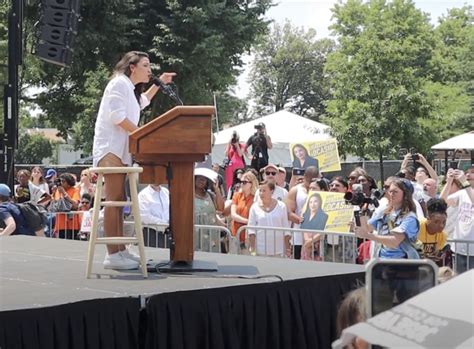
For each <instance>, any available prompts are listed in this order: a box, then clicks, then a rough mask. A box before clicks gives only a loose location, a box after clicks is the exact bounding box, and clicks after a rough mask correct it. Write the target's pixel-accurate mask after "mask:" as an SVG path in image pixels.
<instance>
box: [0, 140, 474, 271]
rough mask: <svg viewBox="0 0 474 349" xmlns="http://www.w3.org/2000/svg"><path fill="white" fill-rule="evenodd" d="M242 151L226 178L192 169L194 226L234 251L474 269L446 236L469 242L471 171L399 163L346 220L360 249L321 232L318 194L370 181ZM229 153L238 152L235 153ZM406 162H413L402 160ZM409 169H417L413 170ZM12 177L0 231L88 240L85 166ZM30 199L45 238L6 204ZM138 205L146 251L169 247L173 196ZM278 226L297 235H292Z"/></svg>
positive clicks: (218, 170) (90, 192)
mask: <svg viewBox="0 0 474 349" xmlns="http://www.w3.org/2000/svg"><path fill="white" fill-rule="evenodd" d="M237 140H238V138H237ZM232 143H234V142H233V140H232V141H231V142H230V144H232ZM238 147H239V149H241V153H236V154H239V155H238V157H239V159H240V160H242V161H241V162H239V165H238V166H236V167H234V169H233V172H232V175H229V173H228V168H227V167H224V168H222V166H215V167H214V170H212V169H207V168H196V169H195V193H194V195H195V196H194V207H195V212H194V214H195V224H197V225H205V226H209V225H211V226H221V227H226V228H229V230H230V231H231V234H232V236H233V238H232V239H234V240H236V241H234V244H235V245H237V249H238V250H237V252H238V253H248V254H251V255H266V256H280V257H287V258H294V259H307V260H321V259H322V258H321V255H323V254H324V255H325V258H324V260H326V261H335V262H341V261H353V260H354V258H355V257H357V260H358V261H359V262H360V263H363V262H366V261H367V260H368V259H370V258H372V257H380V258H415V259H416V258H424V257H427V258H430V259H432V260H433V261H435V262H436V263H437V264H438V265H440V266H441V265H448V266H453V267H455V269H456V270H457V271H458V272H459V271H463V270H466V269H467V268H468V266H469V268H473V267H474V246H473V245H474V244H466V243H456V244H455V245H453V244H448V242H447V241H448V238H449V239H457V240H474V224H473V216H474V166H471V167H469V168H468V169H467V170H466V172H465V173H464V172H463V171H461V170H458V169H449V170H448V171H447V173H446V175H445V177H444V178H443V179H442V180H441V178H438V176H437V175H436V172H435V171H434V170H433V168H432V167H431V166H430V164H429V163H428V162H427V161H426V159H425V158H424V157H423V156H422V155H421V154H418V159H419V160H418V161H417V162H415V161H404V162H403V163H402V167H401V169H400V171H399V172H398V173H397V174H396V175H395V176H390V177H388V178H387V179H386V180H385V181H384V183H383V186H382V187H381V188H380V190H381V191H382V194H381V197H379V200H378V205H377V207H375V205H372V204H367V202H370V200H369V201H368V200H363V201H362V203H361V204H360V205H359V207H358V208H357V210H356V211H357V212H360V214H361V216H360V224H359V225H358V224H356V222H355V220H354V221H352V222H348V224H347V230H348V231H350V232H353V233H354V237H356V238H357V240H356V245H357V247H358V249H357V250H354V249H353V247H354V244H353V243H351V242H350V241H347V243H346V244H341V243H340V240H341V239H348V238H347V237H344V238H342V237H337V236H330V235H329V236H325V234H324V229H325V225H326V222H327V219H328V215H327V214H326V213H325V212H324V211H323V210H322V200H321V196H320V194H319V192H324V191H330V192H338V193H344V194H346V193H351V195H349V196H346V197H348V198H350V197H354V195H362V196H363V197H364V198H367V199H368V198H371V197H373V194H374V191H376V190H377V189H378V188H377V185H376V182H375V180H374V179H373V178H372V176H370V175H369V174H368V173H367V172H366V171H365V170H364V169H362V168H360V167H358V168H355V169H354V170H353V171H351V172H350V173H349V175H348V176H347V177H346V178H344V177H342V176H335V177H333V178H331V179H327V178H326V177H324V176H322V174H321V173H320V172H319V169H318V168H317V167H316V166H308V167H307V168H306V169H304V171H303V173H302V174H301V175H295V174H294V173H296V172H295V171H291V175H290V176H287V169H286V168H284V167H282V166H277V165H274V164H272V163H268V164H267V165H266V166H264V167H263V168H261V169H260V171H258V170H257V169H258V167H257V168H253V167H252V166H246V165H245V161H244V160H243V159H242V156H241V155H240V154H245V153H246V149H245V148H246V145H243V146H240V145H238ZM226 153H227V154H229V156H231V157H232V156H234V155H233V154H231V153H232V152H231V151H229V152H226ZM409 156H412V155H409ZM252 158H253V156H252ZM406 159H408V160H410V159H409V158H408V156H407V157H406ZM415 163H417V164H419V167H418V168H413V166H412V164H415ZM228 166H232V165H231V164H230V163H229V164H228ZM288 172H290V171H288ZM221 174H223V175H221ZM433 177H434V178H433ZM16 179H17V184H16V185H15V189H14V192H13V194H12V195H10V192H9V189H8V190H7V188H8V187H6V186H3V187H2V188H0V189H1V190H0V191H1V193H0V194H1V195H0V200H2V204H0V219H1V221H3V223H4V226H5V227H7V226H8V225H9V223H10V228H8V229H4V230H3V231H2V233H0V234H2V235H11V234H28V235H39V236H42V235H43V234H44V233H45V234H46V235H48V236H53V237H58V238H66V239H78V240H79V239H84V240H86V239H87V234H88V232H87V231H85V232H84V231H81V226H82V214H77V213H81V212H84V211H87V212H89V210H91V208H92V203H93V197H94V194H95V183H94V182H95V179H96V176H95V175H94V174H92V173H90V172H89V170H87V169H84V170H83V171H82V172H81V174H80V179H77V178H76V176H75V175H74V174H71V173H62V174H60V175H59V176H58V174H57V172H56V171H55V170H54V169H49V170H48V171H47V172H46V174H45V175H44V174H43V169H42V168H40V167H38V166H35V167H33V168H32V169H31V172H30V171H29V170H26V169H22V170H20V171H18V173H17V177H16ZM227 180H229V181H230V183H227ZM309 193H311V195H310V197H309V198H308V195H309ZM28 201H31V202H35V203H37V204H41V205H44V206H45V207H47V208H48V210H49V211H50V212H51V214H50V221H49V224H48V227H46V231H45V232H40V231H37V232H32V231H29V230H28V229H25V222H24V220H22V219H21V217H19V216H20V214H19V212H18V210H15V207H14V205H11V204H10V203H11V202H15V203H22V202H28ZM139 201H140V212H141V218H142V223H143V224H144V226H145V228H144V235H145V243H146V245H147V246H154V247H168V246H169V242H168V241H167V238H168V237H167V236H166V234H165V233H164V231H165V229H164V228H165V227H166V226H167V225H168V224H169V205H170V196H169V191H168V189H167V187H166V185H164V184H162V185H148V186H146V187H145V188H143V190H141V191H140V193H139ZM306 202H307V205H305V203H306ZM303 209H304V210H303ZM76 211H78V212H76ZM12 217H13V218H16V219H17V220H18V222H17V226H18V228H17V229H13V230H12V229H11V219H10V218H12ZM154 226H156V227H154ZM243 226H249V227H250V228H249V229H242V227H243ZM258 227H262V228H261V229H259V228H258ZM271 227H274V228H277V229H276V230H272V229H269V228H271ZM283 228H293V229H292V230H291V232H290V231H285V229H283ZM298 229H302V230H305V232H298ZM307 230H314V231H316V232H315V233H308V232H307ZM227 238H228V237H227V236H226V235H225V234H223V232H222V231H219V229H207V230H206V229H197V230H196V233H195V241H194V246H195V249H196V250H204V251H214V252H218V251H223V252H228V251H229V249H230V247H229V244H230V242H229V240H228V239H227ZM328 251H331V252H332V253H328ZM234 252H235V250H234ZM355 254H357V256H355ZM453 263H454V264H453Z"/></svg>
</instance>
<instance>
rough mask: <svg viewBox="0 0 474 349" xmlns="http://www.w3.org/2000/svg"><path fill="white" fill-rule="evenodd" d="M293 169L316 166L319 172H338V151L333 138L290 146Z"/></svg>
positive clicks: (339, 166)
mask: <svg viewBox="0 0 474 349" xmlns="http://www.w3.org/2000/svg"><path fill="white" fill-rule="evenodd" d="M290 156H291V160H292V161H293V167H294V168H304V169H306V168H308V167H309V166H316V167H318V168H319V170H320V171H321V172H331V171H340V170H341V163H340V161H339V151H338V149H337V141H336V139H335V138H331V139H326V140H323V141H309V142H302V143H291V144H290Z"/></svg>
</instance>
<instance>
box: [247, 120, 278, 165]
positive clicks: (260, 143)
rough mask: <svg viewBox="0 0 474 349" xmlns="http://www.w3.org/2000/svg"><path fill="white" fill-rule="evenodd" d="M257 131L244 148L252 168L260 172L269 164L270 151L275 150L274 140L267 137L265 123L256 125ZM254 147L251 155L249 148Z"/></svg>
mask: <svg viewBox="0 0 474 349" xmlns="http://www.w3.org/2000/svg"><path fill="white" fill-rule="evenodd" d="M255 129H256V130H257V131H256V132H255V133H254V134H253V135H252V136H251V137H250V138H249V139H248V140H247V143H246V144H245V147H244V153H245V155H246V156H247V157H248V158H249V159H250V160H251V163H250V167H252V168H254V169H255V170H256V171H257V172H260V170H261V169H262V168H264V167H265V166H267V164H268V160H269V157H268V149H272V148H273V143H272V139H271V138H270V136H269V135H267V131H266V128H265V124H264V123H263V122H261V123H259V124H257V125H255ZM249 147H252V151H251V153H250V154H249V153H248V148H249Z"/></svg>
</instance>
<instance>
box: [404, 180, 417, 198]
mask: <svg viewBox="0 0 474 349" xmlns="http://www.w3.org/2000/svg"><path fill="white" fill-rule="evenodd" d="M402 182H403V184H404V185H405V188H407V190H408V191H409V192H410V193H412V194H413V193H414V192H415V188H414V187H413V183H412V182H411V181H409V180H408V179H406V178H402Z"/></svg>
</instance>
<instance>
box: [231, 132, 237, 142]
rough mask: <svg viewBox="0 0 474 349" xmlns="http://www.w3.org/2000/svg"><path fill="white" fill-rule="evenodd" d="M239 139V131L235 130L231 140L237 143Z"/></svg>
mask: <svg viewBox="0 0 474 349" xmlns="http://www.w3.org/2000/svg"><path fill="white" fill-rule="evenodd" d="M237 140H238V136H237V132H236V131H234V132H232V139H231V140H230V142H231V143H232V144H235V143H237Z"/></svg>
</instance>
